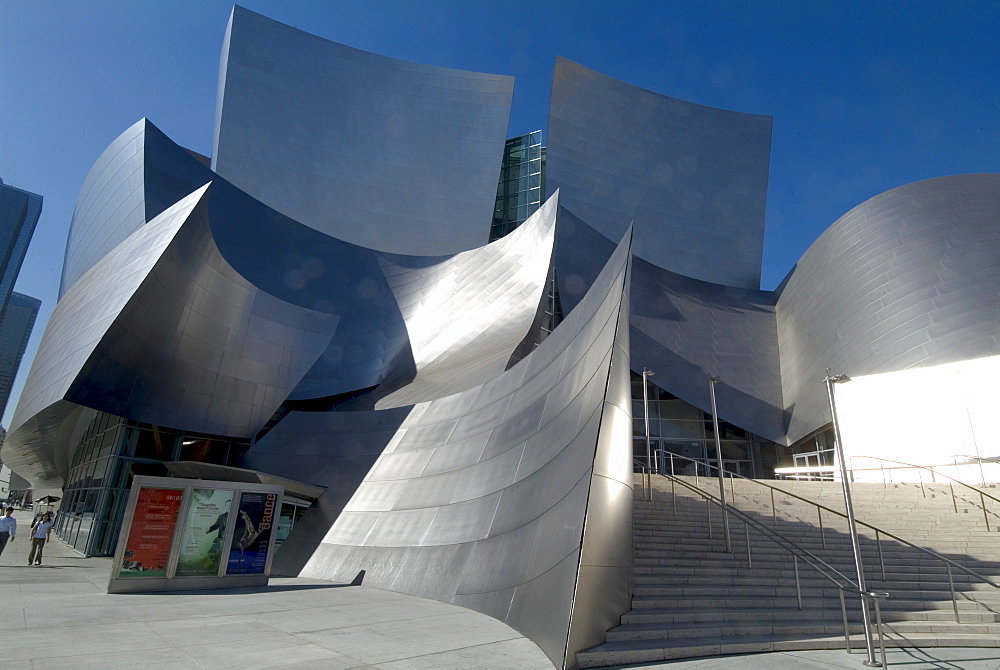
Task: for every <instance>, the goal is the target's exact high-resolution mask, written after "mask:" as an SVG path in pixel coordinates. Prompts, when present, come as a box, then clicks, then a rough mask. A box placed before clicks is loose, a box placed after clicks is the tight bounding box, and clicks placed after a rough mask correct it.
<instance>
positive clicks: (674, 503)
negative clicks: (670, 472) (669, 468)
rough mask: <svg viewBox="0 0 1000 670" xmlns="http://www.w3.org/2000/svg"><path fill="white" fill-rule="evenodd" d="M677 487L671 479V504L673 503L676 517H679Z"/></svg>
mask: <svg viewBox="0 0 1000 670" xmlns="http://www.w3.org/2000/svg"><path fill="white" fill-rule="evenodd" d="M675 486H676V483H675V481H674V478H673V477H671V478H670V503H671V505H673V508H674V516H677V495H676V494H675V492H674V491H675Z"/></svg>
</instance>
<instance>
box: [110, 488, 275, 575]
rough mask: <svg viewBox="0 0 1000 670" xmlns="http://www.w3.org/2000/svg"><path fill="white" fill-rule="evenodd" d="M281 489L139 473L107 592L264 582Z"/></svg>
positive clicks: (267, 571) (273, 538)
mask: <svg viewBox="0 0 1000 670" xmlns="http://www.w3.org/2000/svg"><path fill="white" fill-rule="evenodd" d="M283 493H284V488H283V487H281V486H271V485H266V484H247V483H241V482H224V481H208V480H204V479H179V478H174V477H145V476H137V477H135V480H134V481H133V483H132V490H131V493H130V495H129V501H128V507H127V509H126V511H125V519H124V521H123V525H122V532H121V534H120V535H119V540H118V549H117V551H116V552H115V560H114V563H113V564H112V568H111V580H110V582H109V583H108V593H131V592H138V591H174V590H187V589H216V588H234V587H243V586H262V585H266V584H267V580H268V576H269V575H270V572H271V558H272V556H273V554H274V543H275V539H276V537H277V532H276V531H277V527H278V516H279V514H280V511H281V498H282V495H283Z"/></svg>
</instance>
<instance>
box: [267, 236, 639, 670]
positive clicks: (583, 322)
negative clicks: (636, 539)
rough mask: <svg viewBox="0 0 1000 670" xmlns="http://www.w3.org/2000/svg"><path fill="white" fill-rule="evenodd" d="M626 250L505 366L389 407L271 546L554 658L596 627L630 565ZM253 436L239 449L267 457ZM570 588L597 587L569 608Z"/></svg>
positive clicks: (599, 633) (619, 597)
mask: <svg viewBox="0 0 1000 670" xmlns="http://www.w3.org/2000/svg"><path fill="white" fill-rule="evenodd" d="M628 251H629V249H628V238H626V240H625V241H623V243H622V244H621V245H620V246H619V248H618V250H617V251H616V252H615V253H614V254H613V256H612V258H611V260H610V261H609V263H608V265H607V266H606V268H605V270H604V272H602V273H601V275H600V276H599V277H598V278H597V281H596V282H595V284H594V286H593V288H592V289H591V291H590V292H589V293H588V295H587V296H586V297H585V299H584V300H583V301H582V302H581V303H580V305H579V306H578V308H577V309H576V310H574V312H573V313H572V314H571V315H570V316H569V317H568V318H567V319H566V320H565V321H564V322H563V323H562V324H561V325H560V327H559V328H558V329H557V330H556V331H555V332H554V333H553V334H552V335H551V336H550V337H549V338H547V339H546V340H545V341H544V342H543V343H542V344H541V345H540V346H539V347H538V348H537V349H536V350H535V351H534V352H533V353H531V354H530V355H528V356H527V357H526V358H524V359H523V360H521V361H520V362H519V363H518V364H516V365H515V366H514V367H512V368H511V369H510V370H507V371H506V372H503V373H501V374H499V375H498V376H496V377H495V378H493V379H491V380H488V381H486V382H485V383H482V384H480V385H479V386H477V387H475V388H471V389H468V390H466V391H463V392H461V393H457V394H454V395H451V396H448V397H444V398H440V399H437V400H433V401H431V402H427V403H421V404H418V405H416V406H414V407H413V408H412V409H410V410H393V411H395V412H400V411H404V412H405V413H406V415H405V419H403V420H402V422H401V423H400V424H399V428H398V430H396V431H395V432H393V433H392V434H391V435H389V434H388V431H375V432H373V433H369V435H371V437H372V438H373V440H372V441H373V442H376V441H382V443H383V444H384V451H383V452H382V453H381V454H380V455H379V456H378V457H377V460H376V461H375V463H374V465H373V466H372V468H371V470H370V472H368V473H367V475H366V476H365V477H364V481H362V482H361V484H360V486H358V488H357V491H356V492H355V493H354V494H353V496H351V498H350V500H349V502H348V503H347V504H346V505H345V506H344V509H343V511H342V512H341V513H340V514H339V516H337V517H336V520H335V522H334V523H333V526H332V528H330V529H329V531H328V532H325V529H323V528H322V527H318V528H317V527H311V528H307V529H303V530H300V529H299V528H298V527H297V528H296V529H295V531H294V532H293V534H292V536H291V537H290V538H289V547H290V549H291V550H290V551H288V552H286V551H285V550H284V549H283V550H282V560H283V561H289V562H291V563H292V565H297V563H298V562H300V561H301V560H302V558H301V557H307V560H306V561H305V566H304V568H302V569H301V571H300V574H302V575H304V576H312V577H320V578H325V579H334V580H347V581H350V580H351V579H353V578H354V577H355V576H356V575H357V573H358V572H359V571H361V570H364V571H365V584H370V585H374V586H378V587H380V588H387V589H391V590H398V591H404V592H407V593H414V594H418V595H424V596H427V597H431V598H437V599H442V600H449V601H452V602H455V603H458V604H462V605H465V606H467V607H472V608H474V609H479V610H481V611H483V612H486V613H488V614H491V615H493V616H497V617H498V618H501V619H503V620H504V621H506V622H507V623H509V624H510V625H512V626H514V627H515V628H517V629H518V630H521V631H522V632H524V633H525V635H527V636H528V637H530V638H531V639H532V640H534V641H535V642H537V643H538V644H539V645H540V646H541V647H542V648H543V649H544V650H545V651H546V653H547V654H548V655H549V656H550V658H552V659H553V662H554V663H556V665H557V666H560V667H561V666H562V664H563V659H564V657H565V658H566V662H567V663H568V664H569V665H570V666H571V665H572V664H573V655H574V654H575V652H576V651H578V650H579V649H581V648H583V647H585V646H591V645H593V644H597V643H598V642H600V641H601V640H603V634H604V631H605V630H606V628H607V623H608V621H612V620H613V619H615V618H616V617H617V616H619V615H620V614H621V612H623V611H625V610H627V609H628V606H629V596H630V585H631V574H632V573H631V570H632V568H631V500H632V490H631V487H632V483H631V481H632V478H631V465H630V464H631V412H630V400H629V377H628V333H627V329H626V327H625V318H626V316H627V314H628V307H627V300H626V299H625V296H626V289H627V268H628V259H629V254H628ZM343 414H344V415H345V416H346V415H348V414H351V415H360V416H359V418H361V417H364V416H368V417H377V416H378V415H380V414H382V412H372V413H358V412H351V413H346V412H345V413H343ZM395 420H396V417H395V415H394V417H393V418H392V419H389V420H388V421H387V422H386V423H387V424H388V425H390V426H391V425H392V423H394V421H395ZM343 421H345V422H348V421H350V419H343ZM363 421H375V419H374V418H370V419H363ZM362 425H364V424H363V423H362ZM345 426H347V424H346V423H345ZM317 427H319V426H317ZM328 428H329V426H328V425H327V424H324V425H322V429H323V430H324V431H325V430H328ZM324 437H325V441H326V442H327V443H328V444H332V445H336V444H337V443H338V441H339V440H338V438H339V435H337V434H334V435H330V433H325V434H324ZM355 439H359V438H358V437H357V434H355ZM263 446H264V445H259V446H258V447H255V449H254V450H253V452H254V453H252V455H251V459H253V462H254V463H255V465H254V467H259V468H261V469H267V468H266V467H265V466H264V463H263V461H262V460H261V456H263V454H262V451H263ZM334 450H335V451H339V450H338V449H337V448H336V447H334ZM368 453H370V451H369V452H368ZM257 454H260V456H258V455H257ZM293 467H294V466H293ZM282 474H287V476H294V475H292V474H291V473H290V472H288V473H284V472H283V473H282ZM330 488H331V489H333V488H334V487H333V485H332V484H331V485H330ZM334 513H335V512H334ZM330 516H331V517H332V516H333V515H332V514H331V515H330ZM328 518H329V517H328ZM310 532H311V533H312V536H311V537H310V535H309V533H310ZM296 553H297V554H299V555H300V557H296V556H295V555H294V554H296ZM276 569H279V570H280V569H281V567H280V565H279V566H276ZM577 592H580V593H587V594H591V595H590V596H589V598H591V599H594V598H597V594H601V598H600V599H599V602H596V603H595V605H596V606H595V607H594V608H592V609H591V608H586V609H583V608H581V609H579V610H574V609H573V604H574V594H575V593H577ZM571 621H572V627H571V625H570V623H571Z"/></svg>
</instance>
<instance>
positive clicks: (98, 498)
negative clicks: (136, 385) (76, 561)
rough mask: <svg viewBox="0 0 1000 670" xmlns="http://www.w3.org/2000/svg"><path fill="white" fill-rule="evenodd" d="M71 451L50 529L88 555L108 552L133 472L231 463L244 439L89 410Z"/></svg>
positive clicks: (161, 474) (161, 473)
mask: <svg viewBox="0 0 1000 670" xmlns="http://www.w3.org/2000/svg"><path fill="white" fill-rule="evenodd" d="M93 414H94V418H93V419H92V420H91V421H90V423H89V425H88V426H87V428H86V430H85V431H84V434H83V436H82V437H81V438H80V441H79V442H78V444H77V448H76V450H75V452H74V454H73V464H72V467H71V468H70V475H69V477H68V478H67V480H66V486H65V488H64V489H63V501H62V504H61V506H60V512H59V515H58V518H57V519H56V526H55V533H56V535H57V536H59V537H60V538H61V539H62V540H63V541H64V542H66V543H67V544H69V545H70V546H72V547H73V548H74V549H76V550H77V551H79V552H80V553H82V554H85V555H87V556H110V555H112V554H113V553H114V551H115V546H116V545H117V542H118V531H119V529H120V528H121V521H122V516H123V514H124V513H125V505H126V503H127V501H128V495H129V489H130V488H131V486H132V478H133V477H134V476H135V475H154V476H159V477H168V476H170V472H169V471H168V470H167V468H166V466H165V465H164V463H165V462H167V461H202V462H206V463H216V464H219V465H234V464H235V462H236V459H237V457H238V455H239V453H240V452H241V451H242V450H245V449H247V448H248V447H249V441H247V440H239V439H231V438H228V437H218V436H213V435H200V434H192V433H184V432H182V431H177V430H173V429H169V428H163V427H161V426H153V425H150V424H145V423H139V422H136V421H130V420H126V419H123V418H121V417H117V416H113V415H111V414H105V413H103V412H93Z"/></svg>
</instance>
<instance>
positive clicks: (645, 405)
mask: <svg viewBox="0 0 1000 670" xmlns="http://www.w3.org/2000/svg"><path fill="white" fill-rule="evenodd" d="M654 374H656V373H655V372H653V371H652V370H647V369H646V366H643V367H642V413H643V416H644V418H645V420H646V467H647V472H648V473H649V474H647V475H646V476H647V484H648V485H649V486H648V490H649V499H650V500H652V499H653V475H652V472H653V458H652V450H651V449H650V447H649V391H648V390H647V387H648V381H647V380H648V379H649V378H650V377H652V376H653V375H654Z"/></svg>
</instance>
